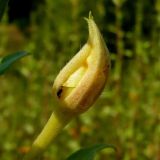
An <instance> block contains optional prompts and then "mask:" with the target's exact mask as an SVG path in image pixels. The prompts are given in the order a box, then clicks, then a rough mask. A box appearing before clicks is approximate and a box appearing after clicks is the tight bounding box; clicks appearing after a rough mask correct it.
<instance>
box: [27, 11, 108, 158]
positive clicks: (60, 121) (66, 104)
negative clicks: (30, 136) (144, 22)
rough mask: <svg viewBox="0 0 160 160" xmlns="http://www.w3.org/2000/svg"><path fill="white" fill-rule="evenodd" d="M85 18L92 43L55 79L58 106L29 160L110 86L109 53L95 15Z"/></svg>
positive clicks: (34, 146)
mask: <svg viewBox="0 0 160 160" xmlns="http://www.w3.org/2000/svg"><path fill="white" fill-rule="evenodd" d="M85 19H86V20H87V22H88V26H89V27H88V28H89V38H88V41H87V43H86V44H85V45H84V46H83V47H82V49H81V50H80V51H79V52H78V53H77V54H76V55H75V56H74V57H73V58H72V59H71V60H70V61H69V62H68V63H67V65H66V66H65V67H64V68H63V69H62V70H61V71H60V73H59V75H58V76H57V78H56V79H55V82H54V84H53V95H54V97H55V99H56V101H57V102H58V105H57V107H56V108H55V111H54V112H53V113H52V114H51V117H50V118H49V120H48V122H47V124H46V125H45V127H44V128H43V130H42V131H41V133H40V134H39V135H38V137H37V138H36V139H35V141H34V143H33V145H32V147H31V149H30V152H29V153H28V154H27V155H26V157H25V159H26V160H28V159H37V157H38V156H40V154H42V152H43V151H44V149H45V148H46V147H47V146H48V145H49V144H50V142H51V141H52V140H54V139H55V138H56V136H57V135H58V134H59V133H60V131H61V130H62V129H63V128H64V127H65V126H66V125H67V124H68V123H69V121H70V120H71V119H72V118H73V117H74V116H76V115H78V114H80V113H83V112H84V111H86V110H87V109H88V108H89V107H90V106H91V105H92V104H93V103H94V102H95V100H96V99H97V98H98V96H99V95H100V93H101V92H102V90H103V88H104V86H105V84H106V81H107V79H108V74H109V69H110V58H109V52H108V49H107V47H106V44H105V42H104V40H103V37H102V35H101V33H100V31H99V29H98V27H97V25H96V24H95V22H94V20H93V17H92V15H91V13H90V15H89V18H88V19H87V18H85Z"/></svg>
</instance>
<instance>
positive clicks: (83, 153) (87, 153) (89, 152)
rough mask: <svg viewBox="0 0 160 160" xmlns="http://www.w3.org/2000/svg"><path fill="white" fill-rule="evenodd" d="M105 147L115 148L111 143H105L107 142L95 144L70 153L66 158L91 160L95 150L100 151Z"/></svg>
mask: <svg viewBox="0 0 160 160" xmlns="http://www.w3.org/2000/svg"><path fill="white" fill-rule="evenodd" d="M105 148H112V149H115V147H113V146H112V145H107V144H97V145H94V146H91V147H88V148H83V149H80V150H78V151H76V152H75V153H73V154H72V155H70V156H69V157H68V158H67V159H66V160H82V159H83V160H93V159H94V157H95V154H96V153H97V152H100V151H101V150H102V149H105Z"/></svg>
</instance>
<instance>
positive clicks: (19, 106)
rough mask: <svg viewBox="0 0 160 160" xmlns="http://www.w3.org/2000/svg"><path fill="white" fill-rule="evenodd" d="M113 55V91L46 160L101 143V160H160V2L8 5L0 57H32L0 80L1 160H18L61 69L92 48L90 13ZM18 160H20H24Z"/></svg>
mask: <svg viewBox="0 0 160 160" xmlns="http://www.w3.org/2000/svg"><path fill="white" fill-rule="evenodd" d="M90 10H91V11H92V14H93V16H94V18H95V21H96V23H97V24H98V26H99V28H100V30H101V32H102V34H103V36H104V39H105V41H106V44H107V46H108V48H109V50H110V55H111V60H112V69H111V74H110V79H109V82H108V85H107V86H106V88H105V90H104V91H103V93H102V95H101V96H100V98H99V99H98V101H97V103H96V104H95V106H94V107H92V108H91V109H90V110H89V111H88V112H86V113H85V114H83V115H81V116H80V117H78V118H77V119H75V120H74V121H72V123H71V124H70V125H69V126H68V127H67V128H66V129H65V130H64V131H63V132H62V133H61V134H60V135H59V136H58V137H57V139H56V141H55V142H54V143H52V145H51V146H50V147H49V148H48V150H47V151H46V152H45V154H44V158H43V159H44V160H63V159H65V158H66V157H67V156H68V155H69V154H71V153H72V152H74V151H75V150H77V149H79V148H80V147H86V146H89V145H93V144H96V143H109V144H113V145H115V146H116V147H117V149H118V151H117V153H114V152H112V151H110V150H107V149H106V150H104V151H102V152H101V153H100V154H99V155H98V156H97V159H98V160H106V159H116V160H160V1H159V0H146V1H144V0H134V1H131V0H95V1H94V0H66V1H65V0H39V1H38V0H32V1H31V0H28V1H27V0H26V1H20V0H11V1H10V2H9V7H8V11H7V13H6V15H5V17H4V18H3V21H2V23H0V56H4V55H6V54H8V53H12V52H14V51H17V50H27V51H29V52H30V53H31V54H32V55H31V56H28V57H25V58H23V59H22V60H20V61H18V62H16V64H15V65H14V66H13V67H12V68H10V70H9V71H8V72H7V74H5V75H4V76H1V77H0V159H1V160H17V159H18V158H19V157H20V156H22V155H23V154H24V153H25V152H26V151H27V150H28V147H29V146H30V145H31V143H32V141H33V140H34V138H35V137H36V135H38V133H39V132H40V130H41V129H42V128H43V126H44V125H45V123H46V121H47V119H48V118H49V116H50V114H51V112H52V111H53V109H54V102H53V99H52V93H51V88H52V84H53V81H54V78H55V77H56V75H57V73H58V72H59V70H60V69H61V68H62V67H63V66H64V65H65V64H66V62H67V61H69V60H70V59H71V57H72V56H73V55H74V54H75V53H77V51H78V50H80V48H81V47H82V46H83V44H84V43H85V42H86V41H87V37H88V30H87V24H86V22H85V21H84V19H83V17H88V13H89V11H90ZM19 159H20V158H19Z"/></svg>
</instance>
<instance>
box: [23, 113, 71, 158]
mask: <svg viewBox="0 0 160 160" xmlns="http://www.w3.org/2000/svg"><path fill="white" fill-rule="evenodd" d="M70 120H71V117H70V118H64V117H62V116H58V115H57V114H54V113H52V115H51V117H50V118H49V120H48V122H47V124H46V125H45V127H44V128H43V130H42V131H41V133H40V134H39V135H38V137H37V138H36V139H35V141H34V142H33V145H32V147H31V149H30V151H29V153H28V154H27V155H26V156H25V157H24V160H35V159H38V158H40V155H42V153H43V151H44V150H45V148H46V147H47V146H48V145H49V144H50V142H51V141H53V140H54V139H55V138H56V136H57V135H58V134H59V133H60V132H61V130H62V129H63V128H64V127H65V126H66V125H67V124H68V122H69V121H70Z"/></svg>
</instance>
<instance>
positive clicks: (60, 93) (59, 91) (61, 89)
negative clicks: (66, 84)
mask: <svg viewBox="0 0 160 160" xmlns="http://www.w3.org/2000/svg"><path fill="white" fill-rule="evenodd" d="M62 91H63V88H62V87H60V88H59V89H58V91H57V97H58V98H61V95H62Z"/></svg>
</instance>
